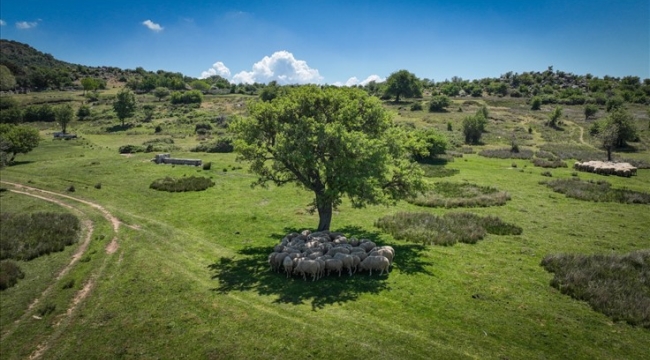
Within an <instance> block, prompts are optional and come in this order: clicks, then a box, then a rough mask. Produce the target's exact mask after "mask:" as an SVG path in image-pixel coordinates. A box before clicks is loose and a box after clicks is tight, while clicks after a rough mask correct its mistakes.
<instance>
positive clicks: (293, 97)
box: [231, 86, 424, 230]
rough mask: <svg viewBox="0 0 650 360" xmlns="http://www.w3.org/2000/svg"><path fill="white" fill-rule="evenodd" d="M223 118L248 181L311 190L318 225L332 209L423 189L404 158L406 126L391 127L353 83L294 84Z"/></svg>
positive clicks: (419, 172)
mask: <svg viewBox="0 0 650 360" xmlns="http://www.w3.org/2000/svg"><path fill="white" fill-rule="evenodd" d="M249 113H250V116H249V117H247V118H243V117H242V118H238V119H236V120H235V121H234V122H233V123H232V124H231V129H232V131H233V132H234V134H235V151H237V152H238V153H239V155H240V159H243V160H247V161H250V169H251V170H252V171H253V172H254V173H256V174H257V175H258V180H257V181H256V182H255V183H254V184H256V185H262V186H264V185H267V184H268V183H273V184H276V185H283V184H286V183H295V184H298V186H300V187H302V188H304V189H306V190H309V191H312V192H313V193H314V200H313V205H314V207H315V210H317V211H318V214H319V224H318V230H329V228H330V224H331V220H332V212H333V208H334V207H336V206H337V205H339V204H340V203H341V201H342V198H343V197H344V196H347V197H348V198H349V199H350V201H351V203H352V205H353V206H355V207H363V206H366V205H369V204H390V203H393V202H395V201H396V200H398V199H401V198H404V197H406V196H410V195H413V194H415V193H416V192H417V191H420V190H422V189H423V187H424V185H423V182H422V177H421V176H422V170H421V169H420V167H418V166H417V164H415V163H413V162H412V161H411V160H410V159H409V155H410V153H409V149H408V147H407V146H406V144H407V143H408V140H409V139H408V134H407V132H406V131H405V130H404V129H402V128H399V127H397V126H394V125H393V122H392V119H391V117H390V114H389V113H388V112H386V111H385V110H384V109H383V107H382V106H381V103H380V101H379V100H378V99H377V98H375V97H370V96H368V95H367V93H366V92H365V91H363V90H361V89H357V88H347V87H341V88H338V87H328V88H324V89H321V88H319V87H317V86H302V87H297V88H292V89H289V90H288V91H287V93H286V94H283V95H281V96H279V97H277V98H275V99H273V100H271V101H269V102H264V101H257V102H254V103H252V104H251V105H250V108H249Z"/></svg>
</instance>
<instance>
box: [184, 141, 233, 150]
mask: <svg viewBox="0 0 650 360" xmlns="http://www.w3.org/2000/svg"><path fill="white" fill-rule="evenodd" d="M234 148H235V147H234V146H233V144H232V139H230V138H220V139H218V140H217V141H215V142H213V143H203V144H199V145H197V146H196V147H194V148H192V149H190V151H192V152H207V153H231V152H233V150H234Z"/></svg>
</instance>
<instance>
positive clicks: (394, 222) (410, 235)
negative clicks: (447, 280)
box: [375, 212, 522, 246]
mask: <svg viewBox="0 0 650 360" xmlns="http://www.w3.org/2000/svg"><path fill="white" fill-rule="evenodd" d="M375 226H376V227H378V228H380V229H382V230H383V231H385V232H388V233H389V234H391V235H392V236H393V237H395V238H396V239H402V240H407V241H412V242H415V243H421V244H429V245H445V246H447V245H454V244H456V243H457V242H463V243H468V244H475V243H476V242H477V241H479V240H481V239H483V238H484V237H485V235H486V234H488V233H490V234H493V232H492V231H494V234H495V235H519V234H521V232H522V229H521V228H520V227H517V226H516V225H512V224H507V223H504V222H503V221H501V219H499V218H497V217H488V218H482V217H480V216H478V215H475V214H472V213H447V214H444V215H442V216H436V215H433V214H429V213H406V212H401V213H397V214H395V215H389V216H385V217H383V218H380V219H379V220H377V221H376V222H375Z"/></svg>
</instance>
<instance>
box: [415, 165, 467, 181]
mask: <svg viewBox="0 0 650 360" xmlns="http://www.w3.org/2000/svg"><path fill="white" fill-rule="evenodd" d="M420 167H421V168H422V170H424V176H426V177H432V178H441V177H448V176H454V175H456V174H458V173H459V172H460V170H458V169H451V168H448V167H445V166H441V165H427V164H420Z"/></svg>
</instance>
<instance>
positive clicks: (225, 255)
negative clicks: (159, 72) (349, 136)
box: [0, 95, 650, 359]
mask: <svg viewBox="0 0 650 360" xmlns="http://www.w3.org/2000/svg"><path fill="white" fill-rule="evenodd" d="M51 96H55V95H51ZM141 100H142V101H146V102H154V103H155V100H154V99H153V98H151V99H141ZM25 101H30V100H25ZM245 101H247V98H244V97H231V96H224V97H212V98H208V99H206V103H204V105H203V106H202V107H201V108H200V109H195V110H192V111H189V113H188V114H185V115H173V116H168V115H169V114H168V113H167V112H165V111H168V110H164V109H162V108H160V109H157V114H160V115H159V116H157V117H155V118H154V121H153V122H152V123H147V124H143V125H142V126H141V127H134V128H132V129H131V130H126V131H116V132H107V131H105V128H106V127H107V126H109V124H110V125H115V124H117V121H116V120H115V119H113V120H110V119H107V120H101V121H98V122H88V121H86V122H76V123H75V124H73V129H74V131H76V132H77V133H78V134H79V135H81V137H82V138H81V139H79V140H76V141H75V140H71V141H53V140H51V139H50V136H49V135H48V134H49V133H51V132H53V131H56V126H55V125H54V124H40V125H39V126H40V127H41V129H42V135H43V138H44V139H45V140H43V141H42V142H41V144H40V146H39V147H38V148H36V149H35V150H34V151H32V152H31V153H29V154H27V155H19V156H18V157H17V161H18V164H16V165H13V166H10V167H7V168H5V169H3V170H2V171H0V180H2V181H3V182H12V183H20V184H24V185H29V186H32V187H35V188H39V189H44V190H49V191H52V192H56V193H63V194H66V195H68V196H72V197H75V198H78V199H83V200H87V201H91V202H94V203H97V204H100V205H101V206H103V207H104V208H105V209H106V210H107V211H108V212H110V213H111V214H113V215H115V216H116V217H117V218H118V219H119V220H120V221H121V223H122V226H120V227H119V230H118V231H117V233H114V230H113V228H112V227H111V224H110V222H109V221H108V220H106V218H105V217H104V216H102V213H101V212H100V211H98V209H97V208H95V207H92V206H90V205H88V204H84V203H80V202H77V201H74V200H73V199H70V198H63V197H56V196H54V195H51V197H53V198H57V199H59V200H61V201H63V202H64V203H65V204H68V205H69V206H70V207H72V209H69V208H59V209H58V210H52V208H56V207H57V205H54V204H52V203H50V202H46V201H42V200H38V199H34V198H31V197H28V196H27V195H22V194H17V193H14V192H11V191H4V192H1V193H0V201H1V202H2V211H11V212H21V211H24V212H31V211H36V210H46V211H71V212H73V213H75V214H77V215H78V216H79V217H80V219H82V220H84V219H87V220H91V221H92V222H93V224H94V226H93V232H92V235H91V242H90V245H89V247H88V249H87V250H86V254H87V255H88V256H89V260H88V261H85V262H81V261H80V262H77V263H76V264H75V265H74V266H73V267H72V269H71V270H70V272H69V273H68V274H67V275H66V276H64V277H63V278H61V279H58V280H56V279H55V274H56V273H57V272H58V269H60V268H61V267H63V266H64V265H65V264H66V263H67V262H68V260H69V258H70V256H71V255H72V253H73V252H74V251H75V248H74V247H70V248H69V249H66V250H65V251H64V252H61V253H56V254H53V255H50V256H47V257H43V258H38V259H35V260H32V261H30V262H19V263H20V266H21V267H22V268H23V271H24V272H25V275H26V276H25V279H23V280H21V281H20V282H19V283H18V285H16V286H15V287H13V288H10V289H8V290H6V291H3V292H2V293H0V300H1V304H2V305H1V306H2V308H1V309H2V316H1V318H0V320H1V322H0V324H1V325H2V331H1V334H2V337H1V340H0V347H1V348H2V357H3V359H5V358H6V359H18V358H26V357H28V356H30V355H34V354H36V355H40V356H42V357H43V358H48V359H50V358H51V359H77V358H78V359H86V358H147V359H156V358H164V359H171V358H174V359H177V358H186V359H197V358H205V359H228V358H238V359H270V358H283V359H305V358H328V359H331V358H341V359H354V358H373V359H420V358H421V359H432V358H438V359H464V358H468V359H532V358H535V359H547V358H548V359H560V358H561V359H566V358H571V359H643V358H647V355H648V344H649V343H650V332H649V331H648V329H645V328H642V327H635V326H631V325H629V324H627V323H625V322H615V321H613V320H611V319H610V318H608V317H607V316H605V315H603V314H601V313H599V312H596V311H594V310H593V309H592V308H591V307H590V306H589V305H588V304H587V303H586V302H583V301H578V300H574V299H573V298H571V297H569V296H567V295H564V294H562V293H561V292H560V291H558V290H557V289H555V288H553V287H551V286H550V281H551V279H552V278H553V274H552V273H549V272H547V271H546V270H545V269H544V268H543V267H542V266H541V265H540V264H541V261H542V259H543V258H544V257H545V256H546V255H549V254H558V253H579V254H625V253H629V252H631V251H635V250H640V249H648V248H650V207H649V206H648V205H640V204H621V203H602V202H599V203H595V202H589V201H580V200H576V199H571V198H567V197H565V196H564V195H562V194H559V193H555V192H553V191H552V190H551V189H549V188H548V187H547V186H545V185H543V184H540V182H541V181H543V180H548V177H544V176H542V175H541V173H542V172H544V171H550V172H551V173H552V178H553V179H556V178H573V177H574V176H572V173H573V172H574V170H573V169H571V168H570V167H569V168H558V169H543V168H537V167H534V166H533V165H532V163H531V162H530V161H528V160H512V159H503V160H502V159H491V158H485V157H481V156H479V155H477V154H465V155H463V157H462V158H454V160H453V162H450V163H448V164H447V165H446V167H448V168H453V169H458V170H459V171H458V172H457V173H455V172H452V173H451V174H453V175H452V176H449V177H445V178H444V181H450V182H469V183H472V184H476V185H479V186H492V187H496V188H498V189H499V190H501V191H507V192H508V194H509V195H510V196H511V200H510V201H508V202H507V203H506V204H505V205H503V206H496V207H486V208H465V209H463V211H469V212H472V213H475V214H478V215H481V216H487V215H493V216H498V217H500V218H501V219H502V220H503V221H505V222H507V223H512V224H515V225H517V226H519V227H521V228H523V233H522V234H521V235H518V236H514V235H510V236H495V235H487V236H486V237H485V239H483V240H481V241H479V242H478V243H476V244H472V245H469V244H463V243H459V244H456V245H454V246H446V247H444V246H422V245H419V244H415V243H411V242H406V241H401V240H395V239H393V238H392V237H391V236H390V235H388V234H386V233H383V232H381V231H380V230H379V229H378V228H376V227H375V226H374V224H375V222H376V221H377V220H378V219H379V218H381V217H383V216H386V215H391V214H395V213H397V212H403V211H418V212H422V211H425V212H430V213H432V214H436V215H442V214H445V213H446V212H448V211H454V210H447V209H444V208H426V207H419V206H415V205H412V204H409V203H407V202H405V201H404V202H400V203H399V204H398V205H397V206H394V207H382V206H377V207H368V208H365V209H353V208H352V207H351V206H350V204H349V203H348V202H344V203H343V205H342V206H341V207H340V208H339V209H338V211H337V212H336V213H335V215H334V218H333V222H332V227H333V229H332V230H336V231H341V232H344V233H345V234H346V235H348V236H357V237H366V238H369V239H372V240H373V241H375V242H377V243H378V244H381V245H391V246H393V247H394V248H395V250H396V258H395V263H394V266H393V267H392V269H391V273H390V274H389V275H384V276H381V277H379V276H376V275H374V274H373V277H369V276H368V274H367V273H362V274H357V275H355V276H353V277H348V276H342V277H340V278H339V277H326V278H323V279H321V280H318V281H316V282H311V281H308V282H305V281H303V280H302V279H299V278H297V277H296V278H292V279H286V278H285V276H284V275H283V274H276V273H273V272H271V271H269V268H268V265H267V263H266V258H267V255H268V253H270V252H271V251H272V247H273V246H274V245H275V244H277V243H278V242H279V241H280V239H281V238H282V237H283V236H284V235H285V234H286V233H288V232H291V231H298V230H302V229H308V228H310V229H313V228H315V226H316V225H317V223H318V218H317V216H316V215H312V214H310V213H309V212H308V211H307V210H308V203H309V202H310V200H311V197H310V194H309V193H307V192H305V191H303V190H300V189H298V188H297V187H294V186H285V187H281V188H276V187H271V188H269V189H261V188H251V187H250V184H251V182H252V181H253V180H254V179H255V177H254V176H253V175H252V174H249V173H248V172H247V171H246V165H245V164H241V163H238V162H237V161H236V159H235V155H234V154H204V153H191V152H189V149H190V148H191V147H193V146H195V145H196V144H197V143H198V140H197V138H196V136H195V135H193V134H192V132H193V129H194V123H196V122H198V121H202V119H204V118H207V117H209V116H216V115H219V114H222V113H224V114H228V115H229V114H232V113H233V112H238V113H243V112H244V109H243V108H242V105H241V104H242V103H243V102H245ZM508 101H509V100H508ZM483 103H487V105H488V106H489V109H490V114H491V120H490V122H489V124H488V131H489V133H488V134H486V137H485V139H484V141H485V142H486V145H484V146H476V147H475V150H477V152H478V150H481V149H483V148H496V147H504V146H508V145H509V144H510V138H511V134H512V133H513V132H514V131H516V132H517V134H519V133H521V134H522V135H521V142H520V144H521V145H525V146H531V147H533V148H535V149H537V148H538V147H539V146H541V145H543V144H544V143H556V142H563V143H572V144H582V143H583V142H584V143H586V144H587V145H586V146H593V145H594V144H595V143H594V142H593V139H591V138H590V137H589V136H588V131H587V129H588V126H589V124H588V123H587V122H585V121H584V119H583V118H582V115H581V114H580V112H579V109H580V107H575V108H572V107H567V108H568V110H567V111H565V112H566V114H567V115H568V116H567V118H566V122H565V126H564V130H563V131H558V130H551V129H547V128H546V127H544V126H543V125H542V124H543V121H545V116H546V113H547V112H550V109H545V110H547V111H546V112H544V113H535V112H531V111H529V110H528V109H529V107H528V106H527V105H526V104H525V103H523V100H517V101H515V102H513V103H503V102H499V101H498V99H493V100H480V104H483ZM102 106H103V105H98V108H97V109H95V110H97V111H102V109H101V107H102ZM387 106H388V107H389V108H390V109H391V111H392V112H394V113H395V117H396V120H397V121H399V122H411V123H413V124H414V126H416V127H431V126H433V127H436V128H439V129H440V130H441V131H443V132H447V125H446V124H447V122H451V123H452V126H453V131H452V132H451V133H452V134H451V138H452V139H456V140H457V141H461V140H462V134H461V133H460V129H461V126H460V123H461V122H462V119H463V117H464V116H466V115H469V114H473V112H474V111H475V110H476V109H478V107H479V105H477V104H474V103H465V102H464V100H455V102H454V106H452V107H450V110H451V111H450V112H448V113H441V114H437V113H436V114H434V113H428V112H426V111H419V112H411V111H410V110H408V109H409V106H408V105H393V104H387ZM400 107H402V109H399V108H400ZM458 107H461V108H462V109H463V111H462V112H458V111H456V110H457V108H458ZM425 108H426V107H425ZM452 109H453V110H452ZM632 110H633V111H634V112H635V114H637V119H638V121H639V124H640V125H639V126H641V125H643V124H645V125H646V130H643V131H642V132H641V140H642V141H641V142H640V143H638V144H637V147H638V148H639V149H638V150H639V151H637V152H636V153H630V154H623V155H624V156H625V157H634V158H638V159H642V160H645V161H649V162H650V153H649V152H648V151H647V144H648V143H650V131H648V130H647V122H648V119H647V118H645V117H644V116H646V115H644V114H645V109H644V108H641V107H639V108H633V109H632ZM602 113H603V112H601V113H599V115H602ZM165 114H167V115H165ZM197 114H198V115H197ZM188 115H191V116H188ZM109 120H110V121H109ZM102 121H103V123H102ZM590 122H591V121H590ZM165 123H167V124H168V126H167V127H168V128H170V129H173V131H172V130H170V131H169V132H168V133H166V134H164V135H154V131H153V128H154V127H155V126H156V125H158V124H165ZM528 127H532V129H533V134H531V135H530V136H528V135H529V134H528ZM580 128H583V137H582V138H581V137H580V133H581V132H580ZM516 129H521V130H516ZM160 136H172V137H173V138H174V139H175V144H176V145H178V146H179V147H180V150H179V151H177V152H174V155H175V156H179V157H188V158H200V159H202V160H203V161H204V162H207V161H210V162H212V167H211V169H210V170H202V169H201V168H200V167H198V168H197V167H187V166H170V165H156V164H154V163H153V162H151V161H150V160H151V158H152V157H153V154H147V153H138V154H134V155H131V156H124V155H119V154H118V151H117V149H118V148H119V147H120V146H122V145H126V144H136V145H139V144H141V143H142V142H144V141H146V140H149V139H152V138H155V137H160ZM176 140H177V141H176ZM571 163H572V162H569V164H571ZM241 166H243V167H244V168H243V169H242V168H240V167H241ZM166 176H169V177H173V178H181V177H183V176H187V177H189V176H205V177H209V178H210V179H212V181H214V183H215V186H213V187H210V188H208V189H207V190H205V191H200V192H184V193H169V192H164V191H156V190H153V189H150V188H149V186H150V184H151V183H152V182H153V181H154V180H156V179H160V178H164V177H166ZM578 177H579V178H580V179H582V180H599V179H603V177H602V176H599V175H595V174H587V173H579V174H578ZM606 179H607V181H608V182H610V183H611V184H612V187H613V188H628V189H631V190H636V191H645V192H648V191H650V170H648V169H640V170H639V171H638V175H637V176H634V177H631V178H619V177H613V176H610V177H607V178H606ZM430 181H431V182H435V181H440V179H438V178H431V179H430ZM97 183H101V189H97V188H96V187H95V185H96V184H97ZM1 185H2V187H5V188H8V189H10V190H14V189H15V188H14V187H13V186H10V185H8V184H6V183H3V184H1ZM70 185H74V187H75V189H76V191H75V192H74V193H67V192H66V189H67V188H68V187H69V186H70ZM115 235H116V236H117V243H118V244H119V247H118V248H117V251H115V252H114V253H110V252H107V251H106V250H105V249H106V247H107V245H108V244H109V243H110V241H111V239H112V238H113V236H115ZM70 279H74V281H73V286H72V287H71V288H64V286H63V285H65V284H69V283H70ZM89 283H90V284H92V286H90V287H89V292H88V294H87V295H86V296H85V297H83V298H82V300H80V301H77V302H75V301H76V300H75V298H76V297H77V296H78V294H79V293H80V292H81V291H82V290H84V289H85V288H86V285H87V284H89ZM48 286H51V289H50V291H49V292H48V291H46V289H47V288H48ZM44 292H45V293H44ZM35 298H39V299H40V300H39V305H36V306H35V307H34V308H32V309H28V307H29V305H30V304H31V303H32V301H33V300H34V299H35ZM48 303H49V304H53V305H55V308H54V310H53V311H52V312H51V313H49V314H46V315H44V316H38V313H37V311H38V309H39V306H41V305H43V304H48ZM33 315H37V317H39V319H36V318H35V317H34V316H33ZM39 349H40V352H39Z"/></svg>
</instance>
